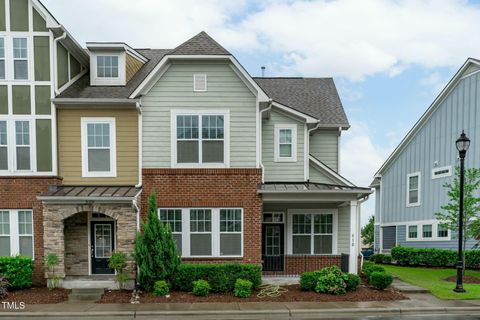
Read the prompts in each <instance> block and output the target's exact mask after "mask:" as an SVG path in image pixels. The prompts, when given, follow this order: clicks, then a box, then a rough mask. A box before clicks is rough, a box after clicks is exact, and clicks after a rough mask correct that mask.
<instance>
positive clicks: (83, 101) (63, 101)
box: [51, 98, 140, 107]
mask: <svg viewBox="0 0 480 320" xmlns="http://www.w3.org/2000/svg"><path fill="white" fill-rule="evenodd" d="M51 101H52V103H53V104H55V105H62V106H65V105H89V104H91V105H97V106H98V105H114V106H123V105H124V106H133V107H136V104H137V103H138V102H139V101H140V100H138V99H111V98H55V99H51Z"/></svg>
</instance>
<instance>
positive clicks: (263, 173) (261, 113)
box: [258, 99, 273, 183]
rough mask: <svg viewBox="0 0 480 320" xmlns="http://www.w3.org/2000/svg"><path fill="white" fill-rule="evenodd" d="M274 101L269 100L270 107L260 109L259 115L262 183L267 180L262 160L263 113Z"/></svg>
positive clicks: (269, 108)
mask: <svg viewBox="0 0 480 320" xmlns="http://www.w3.org/2000/svg"><path fill="white" fill-rule="evenodd" d="M272 102H273V100H272V99H270V100H268V107H266V108H265V109H263V110H261V111H260V117H259V118H260V119H259V120H258V121H259V122H260V123H259V124H258V126H259V129H260V130H259V132H258V134H259V135H260V137H259V140H258V143H259V144H260V151H259V152H260V162H259V164H260V168H261V169H262V183H264V182H265V167H264V166H263V162H262V160H263V143H262V140H263V134H262V133H263V132H262V115H263V113H264V112H265V111H268V110H271V109H272Z"/></svg>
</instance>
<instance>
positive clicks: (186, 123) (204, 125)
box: [172, 113, 228, 166]
mask: <svg viewBox="0 0 480 320" xmlns="http://www.w3.org/2000/svg"><path fill="white" fill-rule="evenodd" d="M173 116H174V119H175V125H174V126H173V128H174V130H175V131H174V133H173V135H174V136H175V137H176V140H175V142H174V147H173V148H172V150H173V152H174V155H175V164H176V165H183V166H189V165H195V166H199V165H200V166H202V165H204V166H226V165H227V163H228V137H227V133H228V114H227V113H223V114H209V113H199V114H177V115H173Z"/></svg>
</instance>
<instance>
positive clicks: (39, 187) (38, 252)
mask: <svg viewBox="0 0 480 320" xmlns="http://www.w3.org/2000/svg"><path fill="white" fill-rule="evenodd" d="M61 183H62V179H61V178H59V177H47V176H38V177H19V176H16V177H1V178H0V209H32V210H33V233H34V254H35V268H34V272H33V282H34V284H36V285H40V284H45V283H46V282H45V278H44V271H43V256H44V254H43V214H42V202H41V201H39V200H37V195H39V194H42V193H45V192H47V190H48V186H49V185H60V184H61Z"/></svg>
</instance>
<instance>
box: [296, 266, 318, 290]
mask: <svg viewBox="0 0 480 320" xmlns="http://www.w3.org/2000/svg"><path fill="white" fill-rule="evenodd" d="M318 277H319V272H318V271H309V272H304V273H302V274H301V275H300V289H302V290H304V291H315V287H316V286H317V281H318Z"/></svg>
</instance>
